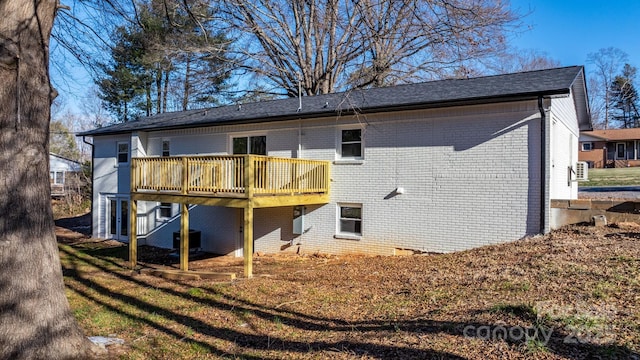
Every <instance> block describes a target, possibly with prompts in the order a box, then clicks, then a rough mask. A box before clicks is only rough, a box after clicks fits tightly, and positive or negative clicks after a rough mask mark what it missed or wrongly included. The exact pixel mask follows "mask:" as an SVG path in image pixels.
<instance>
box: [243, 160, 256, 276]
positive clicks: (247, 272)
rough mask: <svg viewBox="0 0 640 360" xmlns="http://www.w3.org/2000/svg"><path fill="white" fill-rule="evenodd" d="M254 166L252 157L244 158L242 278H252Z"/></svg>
mask: <svg viewBox="0 0 640 360" xmlns="http://www.w3.org/2000/svg"><path fill="white" fill-rule="evenodd" d="M254 170H255V166H254V164H253V156H251V155H245V157H244V186H245V188H244V192H245V195H246V196H247V205H246V206H245V208H244V246H243V248H242V252H243V254H242V255H243V256H244V276H245V277H246V278H247V279H249V278H251V277H253V191H254V188H255V176H254Z"/></svg>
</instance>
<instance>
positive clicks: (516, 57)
mask: <svg viewBox="0 0 640 360" xmlns="http://www.w3.org/2000/svg"><path fill="white" fill-rule="evenodd" d="M485 65H486V67H487V69H488V70H490V71H491V72H493V73H496V74H506V73H514V72H520V71H533V70H544V69H551V68H556V67H560V66H561V64H560V62H559V61H558V60H556V59H553V58H551V57H549V56H548V55H547V54H546V53H544V52H540V51H537V50H532V49H518V48H513V49H509V50H508V51H505V52H504V53H501V54H498V55H496V57H495V58H493V59H491V60H490V61H488V62H485Z"/></svg>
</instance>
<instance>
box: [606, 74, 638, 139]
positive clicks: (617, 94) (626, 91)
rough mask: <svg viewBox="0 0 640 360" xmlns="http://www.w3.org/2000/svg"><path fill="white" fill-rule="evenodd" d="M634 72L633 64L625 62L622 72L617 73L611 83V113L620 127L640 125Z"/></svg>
mask: <svg viewBox="0 0 640 360" xmlns="http://www.w3.org/2000/svg"><path fill="white" fill-rule="evenodd" d="M636 73H637V69H636V68H635V67H634V66H631V65H629V64H625V65H624V67H623V69H622V74H620V75H617V76H616V77H615V78H614V80H613V83H612V84H611V111H612V114H611V115H612V119H613V120H614V121H615V122H616V123H617V124H618V126H619V127H621V128H636V127H640V114H639V113H638V100H639V98H638V92H637V90H636V88H635V86H634V79H635V76H636Z"/></svg>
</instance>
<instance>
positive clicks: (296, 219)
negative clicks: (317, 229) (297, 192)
mask: <svg viewBox="0 0 640 360" xmlns="http://www.w3.org/2000/svg"><path fill="white" fill-rule="evenodd" d="M303 233H304V206H294V207H293V234H294V235H302V234H303Z"/></svg>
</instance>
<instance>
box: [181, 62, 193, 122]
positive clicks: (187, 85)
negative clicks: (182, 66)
mask: <svg viewBox="0 0 640 360" xmlns="http://www.w3.org/2000/svg"><path fill="white" fill-rule="evenodd" d="M190 72H191V56H189V55H187V59H186V70H185V72H184V93H183V94H182V111H187V108H188V107H189V90H190V89H191V83H190V82H189V79H190V76H191V74H190Z"/></svg>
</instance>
